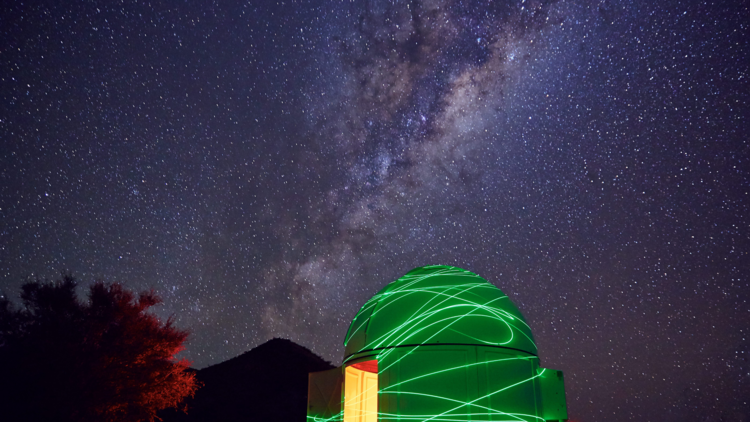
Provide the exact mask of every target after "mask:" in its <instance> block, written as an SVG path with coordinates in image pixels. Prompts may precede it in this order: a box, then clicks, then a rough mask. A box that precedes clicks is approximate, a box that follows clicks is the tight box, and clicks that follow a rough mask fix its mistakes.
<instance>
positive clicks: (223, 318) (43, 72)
mask: <svg viewBox="0 0 750 422" xmlns="http://www.w3.org/2000/svg"><path fill="white" fill-rule="evenodd" d="M0 8H2V10H0V30H1V32H0V34H1V35H0V36H1V37H2V42H0V98H1V99H2V101H0V290H1V291H3V292H4V293H5V294H6V295H8V296H10V297H13V298H16V299H17V294H18V288H19V287H20V285H21V284H22V282H23V280H24V277H27V276H30V275H33V276H40V277H55V276H56V275H57V274H59V273H60V271H63V270H64V271H69V272H72V273H73V274H74V275H76V276H77V277H78V278H79V279H80V280H81V281H82V284H83V285H86V284H87V283H90V282H91V281H93V280H95V279H103V280H106V281H121V282H123V283H124V284H125V285H126V286H127V287H128V288H131V289H135V290H143V289H149V288H154V289H156V291H157V292H158V293H159V294H160V295H161V296H162V297H163V299H164V302H165V303H164V304H163V305H161V306H160V307H159V309H158V310H157V311H156V312H157V313H158V314H159V315H160V316H162V317H164V318H166V317H169V316H170V315H173V316H174V318H175V320H176V323H177V325H178V326H179V327H182V328H187V329H190V330H191V331H192V335H191V338H190V340H189V343H188V345H187V349H186V350H185V351H184V352H183V354H184V356H185V357H187V358H188V359H190V360H192V361H193V364H194V366H195V367H199V368H200V367H205V366H208V365H211V364H215V363H219V362H221V361H223V360H225V359H228V358H230V357H233V356H236V355H238V354H240V353H243V352H244V351H247V350H249V349H250V348H252V347H254V346H257V345H258V344H261V343H263V342H265V341H266V340H268V339H270V338H273V337H286V338H289V339H291V340H293V341H295V342H298V343H300V344H302V345H304V346H306V347H308V348H310V349H311V350H313V351H314V352H316V353H318V354H320V355H321V356H323V357H324V358H326V359H328V360H330V361H332V362H333V363H334V364H339V363H340V362H341V358H342V357H343V356H342V355H343V345H342V342H343V339H344V335H345V333H346V330H347V327H348V324H349V322H350V321H351V319H352V318H353V317H354V315H355V313H356V312H357V310H358V309H359V307H360V306H361V305H362V304H364V302H365V301H366V300H367V299H369V298H370V297H371V296H372V295H373V294H374V293H375V292H377V291H378V290H380V289H381V288H382V287H383V286H385V285H386V284H387V283H389V282H390V281H392V280H395V279H396V278H398V277H400V276H401V275H403V274H405V273H406V272H407V271H409V270H411V269H412V268H414V267H418V266H423V265H431V264H444V265H455V266H459V267H461V268H464V269H467V270H470V271H473V272H475V273H477V274H479V275H480V276H482V277H484V278H486V279H487V280H489V281H490V282H492V283H493V284H495V285H496V286H498V287H499V288H500V289H501V290H503V291H504V292H505V293H507V294H508V295H509V296H510V297H511V298H512V299H513V301H514V302H515V303H516V304H517V305H518V307H519V308H520V309H521V311H522V312H523V313H524V315H525V316H526V319H527V320H528V322H529V324H530V325H531V327H532V328H533V332H534V335H535V337H536V341H537V344H538V347H539V351H540V358H541V360H542V365H543V366H545V367H550V368H555V369H561V370H563V371H564V372H565V377H566V378H565V379H566V385H567V395H568V406H569V413H570V416H571V418H572V419H573V420H577V421H595V420H605V419H606V420H610V421H626V420H633V419H636V418H638V419H641V420H659V421H672V420H675V421H676V420H719V418H721V417H725V418H727V419H726V420H749V419H750V404H749V403H748V401H747V397H750V365H749V362H748V359H749V357H748V355H749V354H750V341H749V340H748V334H749V333H748V331H750V304H749V303H748V299H749V298H750V283H749V282H748V274H750V239H749V237H750V213H749V211H750V197H749V196H748V191H749V190H750V177H749V176H750V174H749V173H750V171H749V169H750V166H749V165H748V159H749V158H750V142H748V133H750V125H748V122H747V116H748V115H750V111H748V103H749V102H750V101H749V98H748V97H749V96H750V89H749V86H748V77H749V74H748V64H749V63H750V57H749V54H748V52H749V50H750V42H749V39H750V37H749V34H748V22H750V13H748V4H747V2H733V1H721V0H715V1H711V0H709V1H706V2H701V1H695V0H689V1H675V0H666V1H658V2H657V1H645V0H541V1H540V0H507V1H489V0H428V1H418V0H415V1H398V0H394V1H383V0H352V1H349V0H347V1H339V0H311V1H291V0H285V1H278V2H273V1H250V2H240V1H214V2H208V1H207V2H158V1H153V2H147V1H123V2H103V1H100V2H96V1H90V2H48V1H29V2H23V3H21V2H3V5H2V6H0ZM746 393H747V394H746ZM743 395H744V397H743ZM743 418H744V419H743Z"/></svg>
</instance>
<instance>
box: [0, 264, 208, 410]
mask: <svg viewBox="0 0 750 422" xmlns="http://www.w3.org/2000/svg"><path fill="white" fill-rule="evenodd" d="M75 286H76V283H75V280H74V279H73V278H72V277H70V276H63V279H62V280H59V281H57V282H54V283H51V282H41V281H34V282H29V283H26V284H25V285H24V286H23V288H22V293H21V299H22V301H23V304H24V309H21V310H14V309H13V307H12V306H11V305H10V303H9V302H8V301H7V299H3V300H0V420H3V421H6V420H7V421H10V420H70V421H93V420H102V421H104V420H106V421H143V420H147V421H153V420H155V419H158V418H157V416H156V412H157V411H158V410H161V409H164V408H168V407H179V406H180V404H181V403H182V402H183V399H184V398H185V397H188V396H192V395H193V394H194V393H195V391H196V389H197V388H198V385H197V383H196V380H195V374H194V372H192V371H191V370H189V368H188V362H187V361H185V360H184V359H183V360H177V359H176V358H175V355H176V354H177V353H178V352H179V351H180V350H182V348H183V346H182V344H183V343H184V341H185V340H186V339H187V336H188V333H187V332H186V331H182V330H179V329H177V328H175V327H174V326H173V322H172V320H171V319H169V320H167V321H166V322H164V323H162V322H161V321H160V320H159V319H158V318H157V317H155V316H154V315H152V314H150V313H147V310H148V309H149V308H150V307H151V306H154V305H156V304H158V303H160V302H161V299H160V298H159V297H158V296H157V295H156V294H154V292H153V291H152V292H144V293H141V294H140V295H138V296H137V297H136V295H135V294H133V293H132V292H130V291H127V290H125V289H123V287H122V286H121V285H120V284H116V283H115V284H110V285H105V284H104V283H101V282H97V283H95V284H94V285H92V286H91V287H90V289H89V301H88V302H86V303H82V302H80V301H78V300H77V298H76V295H75Z"/></svg>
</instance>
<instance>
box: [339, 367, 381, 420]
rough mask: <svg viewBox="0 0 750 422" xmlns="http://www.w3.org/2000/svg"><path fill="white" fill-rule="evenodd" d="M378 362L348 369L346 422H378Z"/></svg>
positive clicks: (345, 385) (345, 394)
mask: <svg viewBox="0 0 750 422" xmlns="http://www.w3.org/2000/svg"><path fill="white" fill-rule="evenodd" d="M377 420H378V361H377V360H369V361H366V362H359V363H355V364H353V365H350V366H347V367H346V372H345V375H344V422H377Z"/></svg>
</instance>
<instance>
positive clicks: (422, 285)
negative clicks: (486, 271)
mask: <svg viewBox="0 0 750 422" xmlns="http://www.w3.org/2000/svg"><path fill="white" fill-rule="evenodd" d="M430 344H440V345H451V344H454V345H475V346H489V347H498V348H503V349H507V351H508V352H513V353H518V352H522V353H525V354H529V355H534V356H536V355H537V348H536V344H535V343H534V338H533V336H532V334H531V329H530V328H529V326H528V324H527V323H526V320H525V319H524V317H523V315H521V312H520V311H519V310H518V308H517V307H516V306H515V305H514V304H513V302H511V300H510V299H509V298H508V296H507V295H505V294H504V293H503V292H502V291H501V290H500V289H498V288H497V287H495V286H494V285H492V284H490V283H489V282H488V281H487V280H485V279H483V278H482V277H480V276H478V275H476V274H474V273H472V272H469V271H466V270H463V269H460V268H456V267H448V266H442V265H436V266H428V267H420V268H415V269H413V270H412V271H410V272H408V273H407V274H406V275H404V276H403V277H401V278H399V279H398V280H396V281H393V282H392V283H390V284H388V285H387V286H385V287H384V288H383V289H382V290H381V291H379V292H378V293H377V294H376V295H375V296H373V297H372V298H371V299H370V300H369V301H367V303H365V304H364V306H362V308H361V309H360V310H359V312H358V313H357V315H356V316H355V317H354V320H353V321H352V323H351V325H350V326H349V331H348V332H347V334H346V339H345V341H344V346H345V356H344V361H345V362H346V361H347V360H349V359H350V358H352V357H354V355H357V354H361V353H362V352H369V351H377V350H384V349H391V348H395V347H404V346H417V345H430Z"/></svg>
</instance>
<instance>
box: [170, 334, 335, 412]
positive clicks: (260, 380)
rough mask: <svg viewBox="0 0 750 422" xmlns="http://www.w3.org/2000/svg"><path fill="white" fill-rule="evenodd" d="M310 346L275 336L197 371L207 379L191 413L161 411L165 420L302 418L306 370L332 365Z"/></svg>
mask: <svg viewBox="0 0 750 422" xmlns="http://www.w3.org/2000/svg"><path fill="white" fill-rule="evenodd" d="M332 368H333V365H331V364H330V363H329V362H326V361H325V360H323V359H322V358H320V357H319V356H317V355H316V354H314V353H313V352H311V351H310V350H308V349H306V348H305V347H302V346H300V345H298V344H296V343H294V342H292V341H290V340H286V339H281V338H274V339H272V340H269V341H268V342H266V343H264V344H261V345H260V346H258V347H256V348H254V349H252V350H250V351H248V352H245V353H243V354H242V355H240V356H237V357H235V358H232V359H229V360H227V361H225V362H222V363H219V364H216V365H213V366H209V367H207V368H204V369H201V370H198V371H196V378H197V380H198V381H199V382H201V383H203V386H202V387H201V389H200V390H198V392H196V394H195V397H193V398H192V399H188V401H187V405H188V413H187V415H186V414H182V413H177V412H175V411H172V410H169V411H165V412H162V413H161V414H160V416H161V417H163V418H164V421H165V422H209V421H211V422H213V421H224V422H235V421H237V422H240V421H241V422H254V421H258V422H260V421H263V422H267V421H290V422H294V421H297V422H304V421H305V420H306V417H307V374H308V373H310V372H315V371H324V370H327V369H332Z"/></svg>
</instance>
